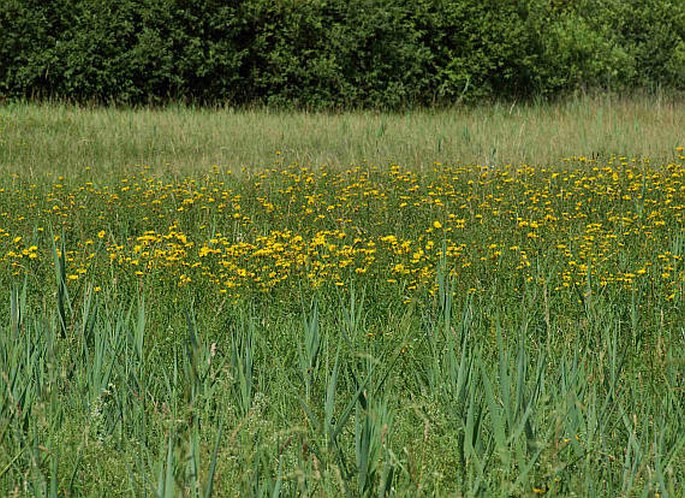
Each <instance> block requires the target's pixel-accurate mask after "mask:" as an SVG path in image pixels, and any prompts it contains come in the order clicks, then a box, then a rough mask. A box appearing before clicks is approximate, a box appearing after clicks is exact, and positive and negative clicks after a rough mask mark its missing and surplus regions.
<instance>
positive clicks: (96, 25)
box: [0, 0, 685, 109]
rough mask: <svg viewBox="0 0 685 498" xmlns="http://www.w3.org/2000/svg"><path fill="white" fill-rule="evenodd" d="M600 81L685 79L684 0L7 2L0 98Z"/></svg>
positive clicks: (428, 93)
mask: <svg viewBox="0 0 685 498" xmlns="http://www.w3.org/2000/svg"><path fill="white" fill-rule="evenodd" d="M595 89H602V90H605V89H606V90H611V91H616V92H624V91H625V92H627V91H634V90H648V91H649V90H656V89H665V90H673V91H681V90H683V89H685V2H683V1H681V0H673V1H667V0H478V1H475V0H223V1H220V0H51V1H50V2H44V1H42V0H2V1H0V99H16V98H31V99H55V98H56V99H67V100H73V101H77V102H95V103H117V104H131V105H136V104H163V103H167V102H174V101H183V102H193V103H198V104H209V105H213V104H217V103H220V104H223V103H228V104H231V105H262V104H266V105H274V106H283V107H296V108H314V109H320V108H358V107H371V108H386V109H398V108H404V107H412V106H425V105H433V104H437V105H442V104H451V103H454V102H474V101H482V100H488V99H526V98H532V97H538V96H543V97H548V96H551V97H553V96H558V95H563V94H568V93H573V92H578V91H585V90H595Z"/></svg>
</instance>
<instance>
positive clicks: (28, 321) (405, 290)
mask: <svg viewBox="0 0 685 498" xmlns="http://www.w3.org/2000/svg"><path fill="white" fill-rule="evenodd" d="M683 121H685V113H684V112H683V110H682V106H681V105H679V104H678V103H674V102H662V101H654V100H647V99H643V100H641V99H636V100H628V101H622V100H613V99H585V100H583V99H581V100H575V101H569V102H565V103H559V104H553V105H552V104H539V105H527V106H515V105H513V106H512V105H510V106H495V107H490V108H474V109H461V110H443V111H416V112H412V113H406V114H377V113H348V114H304V113H300V114H293V113H273V112H268V111H263V110H262V111H260V110H252V111H231V110H222V109H215V110H207V109H205V110H199V109H190V108H178V109H173V108H167V109H164V110H151V109H147V110H121V109H120V110H114V109H101V108H100V109H87V108H76V107H71V106H67V105H58V104H49V105H33V104H11V105H5V106H4V107H1V108H0V130H1V131H2V133H1V134H0V168H2V171H3V175H2V177H0V264H1V266H0V268H2V270H1V273H0V282H2V288H3V289H4V291H3V292H4V296H5V297H4V298H3V299H5V303H6V304H5V306H3V307H2V309H0V323H2V325H1V326H2V328H3V332H2V334H0V342H1V345H0V494H2V495H3V496H158V497H174V496H193V497H200V496H201V497H209V496H270V497H276V496H350V497H354V496H511V497H526V496H541V495H544V496H625V497H632V496H636V497H637V496H640V497H643V496H644V497H657V496H659V497H666V496H670V497H677V496H682V495H683V493H685V489H684V482H685V391H684V389H685V313H684V311H683V301H684V300H685V294H684V292H685V266H684V261H683V258H684V257H685V230H684V227H685V149H684V148H683V146H684V145H685V136H683V130H684V129H685V128H684V127H683V126H682V125H683Z"/></svg>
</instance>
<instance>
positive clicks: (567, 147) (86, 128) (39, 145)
mask: <svg viewBox="0 0 685 498" xmlns="http://www.w3.org/2000/svg"><path fill="white" fill-rule="evenodd" d="M683 143H685V110H684V107H683V103H682V102H681V101H677V100H676V101H674V100H669V99H659V98H656V97H633V98H616V97H592V98H591V97H578V98H574V99H570V100H566V101H563V102H559V103H553V104H547V103H541V104H517V103H513V104H506V105H505V104H500V105H494V106H483V107H475V108H456V109H446V110H417V111H411V112H406V113H398V114H385V113H374V112H350V113H340V114H338V113H289V112H272V111H269V110H232V109H193V108H187V107H173V108H164V109H142V110H126V109H119V110H117V109H112V108H105V109H103V108H95V109H91V108H79V107H74V106H70V105H64V104H42V105H34V104H10V105H4V106H2V107H0V169H1V170H3V171H5V172H13V173H19V174H24V175H40V174H42V173H43V172H45V171H52V172H56V173H58V172H62V173H64V172H75V171H79V170H82V169H83V168H85V167H92V168H96V169H97V170H98V171H117V170H120V169H121V168H122V167H125V166H128V165H131V164H147V165H150V166H151V167H152V168H153V169H154V170H156V171H170V172H196V171H198V170H204V169H207V168H209V167H211V166H212V165H215V164H217V165H220V166H223V167H225V168H229V169H240V168H241V167H243V166H247V167H250V168H253V167H256V166H260V165H269V164H271V163H272V162H273V161H274V159H275V158H276V157H277V156H279V157H280V158H282V159H283V160H284V161H286V162H298V163H301V164H311V165H320V164H328V165H331V166H348V165H351V164H361V163H363V162H364V161H368V162H369V163H371V164H387V163H389V162H397V163H399V164H403V165H404V166H408V167H413V168H421V167H423V166H425V165H430V164H432V163H433V162H434V161H439V162H443V163H457V164H481V165H497V164H506V163H513V164H520V163H524V162H527V163H531V164H533V163H534V164H537V165H549V164H554V163H557V162H559V161H560V160H561V159H562V158H565V157H568V156H571V155H578V156H587V157H597V156H599V157H607V156H609V155H611V154H617V155H626V156H630V157H638V156H643V157H650V158H651V159H652V160H653V161H657V162H658V161H665V160H669V159H671V158H672V151H673V148H674V147H676V146H678V145H681V144H683Z"/></svg>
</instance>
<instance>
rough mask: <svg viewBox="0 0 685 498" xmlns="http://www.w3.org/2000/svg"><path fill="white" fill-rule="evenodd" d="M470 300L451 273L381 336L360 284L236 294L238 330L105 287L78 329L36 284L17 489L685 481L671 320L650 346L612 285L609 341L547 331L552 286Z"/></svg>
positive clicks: (188, 491) (486, 491) (24, 338)
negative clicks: (111, 296)
mask: <svg viewBox="0 0 685 498" xmlns="http://www.w3.org/2000/svg"><path fill="white" fill-rule="evenodd" d="M455 297H456V296H455V294H454V293H453V292H452V291H451V290H450V283H449V280H448V279H445V286H444V288H443V290H442V292H441V293H440V295H439V298H438V299H437V301H436V304H435V306H434V307H432V308H427V309H424V310H422V311H421V310H419V309H417V308H412V307H410V308H404V309H403V310H399V309H398V310H396V312H394V313H393V314H394V316H395V318H394V319H393V320H392V321H391V322H388V323H385V324H382V325H379V324H378V323H377V324H376V325H375V327H376V328H377V333H378V334H379V337H383V339H378V340H368V339H367V338H366V336H365V335H364V334H359V333H357V332H360V331H364V330H369V328H368V327H369V326H370V324H369V323H363V319H361V318H360V317H362V316H364V315H368V314H369V313H370V312H372V311H373V310H372V309H369V308H368V306H369V304H368V303H366V302H365V301H364V300H363V299H361V298H360V297H354V298H352V299H350V300H349V301H348V302H347V303H345V302H344V301H339V302H338V304H335V303H334V302H331V301H326V300H325V299H324V301H322V302H321V303H317V304H315V305H313V306H305V307H303V309H302V312H301V314H300V316H287V315H285V316H284V315H277V316H275V315H274V314H273V313H260V312H258V311H256V310H252V311H249V310H247V309H244V308H236V309H233V310H229V313H231V314H232V315H233V316H234V317H235V320H231V321H230V322H229V323H228V324H227V326H228V329H227V330H225V332H224V335H222V334H221V332H219V329H220V328H221V327H219V329H216V328H215V326H216V324H214V326H212V324H211V323H209V322H207V323H203V321H201V320H200V321H198V320H197V318H196V317H195V316H194V314H193V310H192V307H188V306H190V305H186V306H187V307H186V310H185V312H184V311H183V310H180V309H179V313H180V314H184V315H185V320H183V319H181V320H178V321H176V322H174V323H175V325H174V327H178V329H177V330H175V331H174V332H175V333H178V334H180V335H181V336H182V337H181V339H180V340H178V341H172V342H169V341H166V340H165V339H164V337H163V336H160V334H159V333H156V332H155V330H154V328H155V327H159V326H160V325H161V324H160V323H154V322H151V321H150V320H149V317H148V309H149V306H150V304H149V303H147V302H144V301H143V300H142V299H138V298H133V299H132V300H128V301H120V302H107V301H104V300H99V299H97V298H94V297H93V296H92V295H90V294H88V295H87V296H86V298H84V299H83V300H81V301H80V304H79V306H78V308H76V309H74V316H76V317H78V318H77V319H75V320H74V321H73V322H72V323H71V324H70V327H69V330H68V335H67V336H66V337H62V336H61V318H60V311H59V309H58V308H57V307H56V306H47V307H46V308H43V309H40V307H39V308H36V307H34V306H31V305H30V303H28V302H27V297H26V291H25V288H24V287H22V286H19V287H15V288H14V290H13V291H12V293H11V300H10V301H11V307H10V309H11V316H10V320H9V322H8V323H7V324H6V325H5V326H4V331H3V333H2V334H1V335H0V341H1V344H0V346H1V347H0V351H1V352H2V354H1V355H0V371H1V372H2V376H1V379H0V380H1V382H2V389H1V390H0V396H1V400H2V403H0V442H1V445H2V446H1V447H2V452H0V489H2V490H3V494H5V495H11V494H16V495H25V494H27V495H34V496H81V495H93V494H95V495H102V494H107V495H109V496H114V495H135V496H163V497H173V496H202V497H209V496H229V495H234V494H236V493H237V494H240V495H241V496H340V495H346V496H416V495H421V496H441V495H443V494H457V495H465V496H530V495H533V494H536V493H537V494H542V493H546V494H548V495H551V496H568V495H569V494H580V495H584V496H656V495H657V494H658V495H659V496H679V495H680V494H681V491H682V489H683V488H682V486H683V479H684V478H685V458H684V457H683V448H684V446H685V426H684V425H683V424H684V422H683V421H685V400H684V397H683V394H682V386H683V369H682V366H683V362H684V361H685V356H684V355H683V348H682V340H683V338H682V337H675V336H670V335H669V332H668V331H667V330H661V331H660V332H659V334H660V337H659V338H658V339H657V342H656V343H655V346H657V347H656V348H654V349H651V348H640V349H636V348H635V344H634V342H633V338H632V336H631V335H629V334H624V333H623V330H622V327H621V325H620V323H621V322H620V320H617V319H616V316H617V314H620V313H621V312H622V309H621V306H622V305H620V304H617V303H609V302H598V303H596V304H595V308H594V310H593V312H592V314H591V316H590V317H589V323H586V324H585V325H583V326H585V327H588V330H589V333H595V331H597V332H599V334H598V336H597V337H596V338H592V339H590V338H587V340H591V341H592V343H593V344H594V345H593V347H583V346H579V345H578V344H575V343H567V342H566V340H565V338H564V336H563V335H558V336H557V337H555V338H552V339H550V341H551V342H550V343H549V344H547V346H543V347H540V346H541V345H540V344H539V343H537V342H536V341H537V340H536V338H535V337H536V335H535V333H532V332H533V331H532V330H531V327H535V326H536V325H535V324H534V323H533V322H532V321H531V318H530V317H532V316H537V317H541V316H542V315H541V311H540V310H539V309H537V306H538V303H537V302H536V301H535V300H532V299H528V297H531V296H526V299H524V305H523V309H520V310H518V311H514V310H512V309H507V308H506V307H503V306H502V303H488V302H486V301H481V302H479V301H476V300H474V298H473V297H469V298H467V299H465V300H460V299H457V300H455ZM324 303H327V304H324ZM391 311H392V310H391ZM555 314H556V313H555ZM504 315H507V316H506V317H505V316H504ZM553 316H554V315H553ZM354 317H357V318H354ZM360 320H362V321H360ZM583 321H585V317H578V324H579V326H580V324H581V322H583ZM505 322H506V325H505V324H504V323H505ZM183 323H185V326H184V325H183ZM303 324H304V326H303ZM551 325H552V327H554V328H556V327H557V326H558V325H559V324H557V323H556V321H555V320H554V318H552V324H551ZM355 327H360V330H355ZM341 331H346V332H345V333H344V334H342V335H341ZM673 332H675V333H680V334H682V333H683V330H682V327H681V330H680V331H677V330H675V331H673ZM493 334H494V335H493ZM222 337H223V338H224V339H222ZM581 342H582V341H581ZM217 344H219V346H217ZM298 344H299V346H298ZM298 348H299V351H300V353H299V361H298V360H297V358H298V353H296V351H297V350H298Z"/></svg>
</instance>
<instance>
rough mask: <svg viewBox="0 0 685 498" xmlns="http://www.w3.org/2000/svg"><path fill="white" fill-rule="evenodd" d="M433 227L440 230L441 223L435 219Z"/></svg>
mask: <svg viewBox="0 0 685 498" xmlns="http://www.w3.org/2000/svg"><path fill="white" fill-rule="evenodd" d="M433 228H435V229H436V230H440V229H441V228H442V223H440V222H439V221H438V220H435V221H434V222H433Z"/></svg>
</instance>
